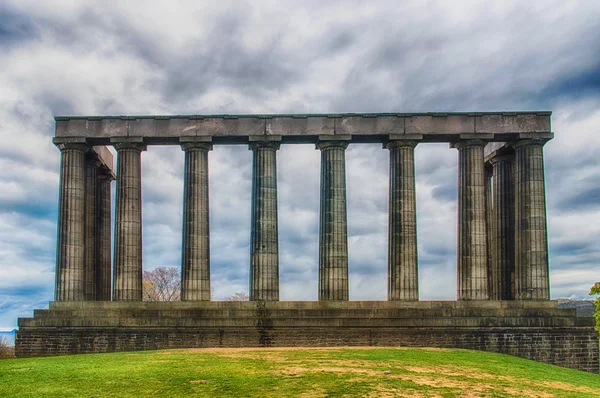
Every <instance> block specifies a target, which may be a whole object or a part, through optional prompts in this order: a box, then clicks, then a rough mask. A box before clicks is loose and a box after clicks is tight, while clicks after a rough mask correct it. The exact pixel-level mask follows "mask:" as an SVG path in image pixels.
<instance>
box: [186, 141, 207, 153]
mask: <svg viewBox="0 0 600 398" xmlns="http://www.w3.org/2000/svg"><path fill="white" fill-rule="evenodd" d="M180 145H181V149H182V150H183V151H184V152H188V151H193V150H204V151H207V152H208V151H212V149H213V145H212V143H210V142H202V141H196V142H182V143H181V144H180Z"/></svg>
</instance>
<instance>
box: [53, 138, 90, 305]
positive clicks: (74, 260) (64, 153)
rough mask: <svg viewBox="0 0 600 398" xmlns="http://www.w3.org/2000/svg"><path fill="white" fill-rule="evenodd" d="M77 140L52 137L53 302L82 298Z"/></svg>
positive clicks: (81, 181)
mask: <svg viewBox="0 0 600 398" xmlns="http://www.w3.org/2000/svg"><path fill="white" fill-rule="evenodd" d="M84 142H85V140H83V141H81V142H64V141H63V140H57V139H55V140H54V143H55V144H56V146H57V147H58V149H60V153H61V162H60V187H59V199H58V205H59V209H58V234H57V235H58V236H57V250H56V283H55V294H54V299H55V300H56V301H83V300H85V298H86V295H85V154H86V152H87V151H88V150H89V147H88V146H87V145H85V143H84Z"/></svg>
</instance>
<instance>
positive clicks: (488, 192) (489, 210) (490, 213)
mask: <svg viewBox="0 0 600 398" xmlns="http://www.w3.org/2000/svg"><path fill="white" fill-rule="evenodd" d="M484 185H485V222H486V230H487V260H486V262H487V273H488V292H489V296H490V299H492V300H498V299H497V296H498V291H497V290H498V289H497V288H496V285H497V283H496V282H495V280H494V276H495V275H496V273H495V272H494V271H493V266H494V265H493V263H494V259H493V256H494V248H493V246H494V225H495V223H494V198H493V192H492V185H493V183H492V170H491V167H488V164H485V165H484Z"/></svg>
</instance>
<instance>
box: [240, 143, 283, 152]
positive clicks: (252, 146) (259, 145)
mask: <svg viewBox="0 0 600 398" xmlns="http://www.w3.org/2000/svg"><path fill="white" fill-rule="evenodd" d="M280 146H281V142H277V141H255V142H250V144H248V149H250V150H252V151H254V150H256V149H259V148H265V149H273V150H275V151H276V150H278V149H279V147H280Z"/></svg>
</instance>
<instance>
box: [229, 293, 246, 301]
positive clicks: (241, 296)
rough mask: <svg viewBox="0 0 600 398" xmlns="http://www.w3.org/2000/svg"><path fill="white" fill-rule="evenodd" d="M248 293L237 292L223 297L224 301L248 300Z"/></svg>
mask: <svg viewBox="0 0 600 398" xmlns="http://www.w3.org/2000/svg"><path fill="white" fill-rule="evenodd" d="M248 300H250V297H248V293H246V292H235V293H233V295H231V296H227V297H223V301H248Z"/></svg>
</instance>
